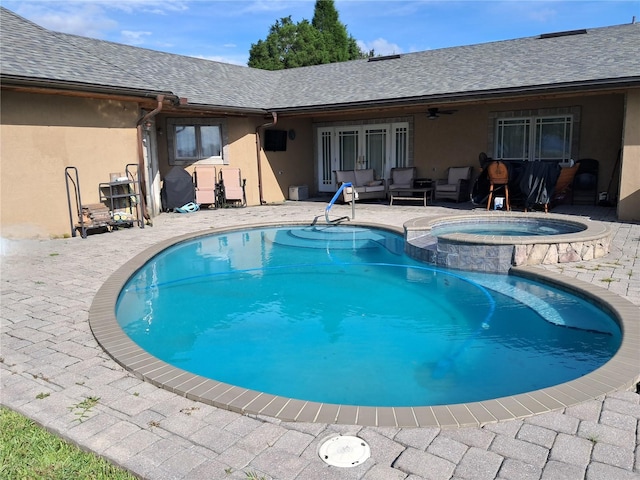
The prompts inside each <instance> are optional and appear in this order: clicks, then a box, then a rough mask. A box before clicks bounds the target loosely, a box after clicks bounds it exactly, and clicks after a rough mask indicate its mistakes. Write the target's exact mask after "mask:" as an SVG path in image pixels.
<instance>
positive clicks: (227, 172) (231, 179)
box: [219, 168, 247, 207]
mask: <svg viewBox="0 0 640 480" xmlns="http://www.w3.org/2000/svg"><path fill="white" fill-rule="evenodd" d="M246 184H247V179H246V178H244V179H243V178H242V175H241V173H240V169H239V168H223V169H221V170H220V184H219V188H220V199H221V204H222V205H224V206H232V207H246V206H247V196H246V193H245V185H246Z"/></svg>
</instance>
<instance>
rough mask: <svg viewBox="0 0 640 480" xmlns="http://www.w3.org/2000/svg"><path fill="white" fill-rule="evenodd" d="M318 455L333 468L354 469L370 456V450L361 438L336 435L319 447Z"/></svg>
mask: <svg viewBox="0 0 640 480" xmlns="http://www.w3.org/2000/svg"><path fill="white" fill-rule="evenodd" d="M318 455H320V458H321V459H322V460H324V461H325V462H326V463H328V464H329V465H332V466H334V467H355V466H357V465H360V464H361V463H362V462H364V461H365V460H366V459H367V458H369V457H370V456H371V449H370V448H369V445H368V444H367V442H365V441H364V440H362V439H361V438H358V437H352V436H349V435H344V436H343V435H336V436H334V437H330V438H329V439H328V440H325V441H324V442H323V443H322V445H320V448H319V449H318Z"/></svg>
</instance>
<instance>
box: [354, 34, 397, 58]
mask: <svg viewBox="0 0 640 480" xmlns="http://www.w3.org/2000/svg"><path fill="white" fill-rule="evenodd" d="M358 46H359V47H360V49H361V50H362V51H363V52H366V53H368V52H370V51H371V50H373V53H374V54H375V55H383V56H384V55H393V54H395V53H402V48H400V46H399V45H398V44H396V43H391V42H389V41H388V40H385V39H384V38H377V39H375V40H373V41H371V42H364V41H362V40H358Z"/></svg>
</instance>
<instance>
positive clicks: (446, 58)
mask: <svg viewBox="0 0 640 480" xmlns="http://www.w3.org/2000/svg"><path fill="white" fill-rule="evenodd" d="M0 22H1V26H2V28H1V32H0V34H1V41H2V43H1V45H2V50H1V63H0V73H1V74H2V77H3V81H6V80H7V79H8V78H14V79H15V78H23V79H31V80H40V81H46V82H53V83H56V82H59V83H71V84H77V85H85V86H93V87H101V88H106V89H115V90H121V89H127V90H135V91H140V92H148V93H149V94H155V93H158V92H172V93H173V94H175V95H176V96H180V97H187V98H188V100H189V104H195V105H203V106H219V107H225V108H235V109H249V110H258V109H265V110H271V109H275V110H290V109H294V110H298V109H300V110H302V109H314V108H326V107H328V106H342V105H353V104H355V105H358V104H369V103H381V102H401V101H407V100H411V99H422V100H426V101H428V100H429V99H439V98H441V99H446V98H449V99H451V98H463V97H472V96H481V95H487V94H495V93H498V92H519V91H531V90H535V89H542V88H552V87H559V86H574V87H575V86H581V85H586V86H589V85H598V84H601V85H619V84H623V83H625V82H628V83H633V84H636V85H638V84H640V55H638V51H640V24H628V25H620V26H614V27H604V28H596V29H590V30H588V32H587V33H586V34H581V35H568V36H560V37H553V38H546V39H540V38H538V37H529V38H522V39H517V40H508V41H502V42H493V43H484V44H479V45H470V46H464V47H453V48H443V49H438V50H428V51H424V52H418V53H411V54H405V55H401V56H400V57H399V58H392V59H388V60H380V61H373V62H368V61H367V60H355V61H351V62H344V63H333V64H328V65H318V66H313V67H304V68H297V69H292V70H282V71H277V72H269V71H264V70H257V69H251V68H247V67H241V66H237V65H229V64H225V63H220V62H213V61H210V60H203V59H198V58H193V57H185V56H181V55H174V54H169V53H163V52H157V51H154V50H147V49H143V48H137V47H131V46H127V45H121V44H117V43H112V42H106V41H102V40H94V39H90V38H85V37H80V36H75V35H68V34H62V33H57V32H52V31H50V30H47V29H44V28H42V27H40V26H38V25H36V24H34V23H31V22H29V21H27V20H25V19H23V18H21V17H19V16H18V15H16V14H14V13H12V12H10V11H9V10H6V9H4V8H2V7H0Z"/></svg>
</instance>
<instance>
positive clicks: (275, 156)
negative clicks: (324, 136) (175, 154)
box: [156, 113, 314, 205]
mask: <svg viewBox="0 0 640 480" xmlns="http://www.w3.org/2000/svg"><path fill="white" fill-rule="evenodd" d="M186 116H187V117H188V115H186ZM170 117H172V114H170V113H168V114H162V115H159V116H158V117H157V118H156V121H157V125H158V127H159V128H160V129H161V130H162V131H163V132H166V129H167V127H166V120H167V118H170ZM212 118H216V117H212ZM224 122H225V123H224V127H223V128H226V133H225V135H226V138H227V140H228V156H227V157H226V158H225V161H227V162H228V165H224V166H220V165H217V166H216V168H217V169H218V171H219V170H220V169H221V168H225V167H226V166H228V167H234V168H240V170H241V172H242V177H243V178H246V180H247V184H246V194H247V204H248V205H259V204H260V191H259V187H258V183H259V181H258V157H257V151H256V128H257V127H258V126H260V125H263V124H264V123H266V122H267V120H266V119H264V118H262V117H227V118H225V119H224ZM266 128H274V129H278V130H287V131H289V130H291V129H293V130H295V139H294V140H291V139H287V150H286V151H285V152H265V151H263V150H262V149H261V153H260V161H261V169H262V190H263V191H262V193H263V200H264V201H265V202H266V203H279V202H282V201H284V200H285V199H286V198H287V197H288V193H289V186H290V185H301V184H306V185H308V186H309V188H310V190H312V189H313V188H314V176H313V175H314V168H313V153H312V147H311V145H312V144H313V142H312V130H311V120H310V119H303V120H293V119H288V120H284V121H283V122H278V124H277V125H275V126H271V127H266ZM260 136H261V144H263V142H264V128H261V129H260ZM158 162H159V170H160V175H161V177H164V175H166V173H167V172H168V171H169V170H171V168H173V166H172V165H170V164H169V156H168V151H167V141H166V135H165V134H163V135H160V136H158ZM197 165H198V163H197V162H196V163H194V164H191V165H186V166H184V169H185V170H187V171H188V172H189V173H190V174H191V175H193V171H194V168H197Z"/></svg>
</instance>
